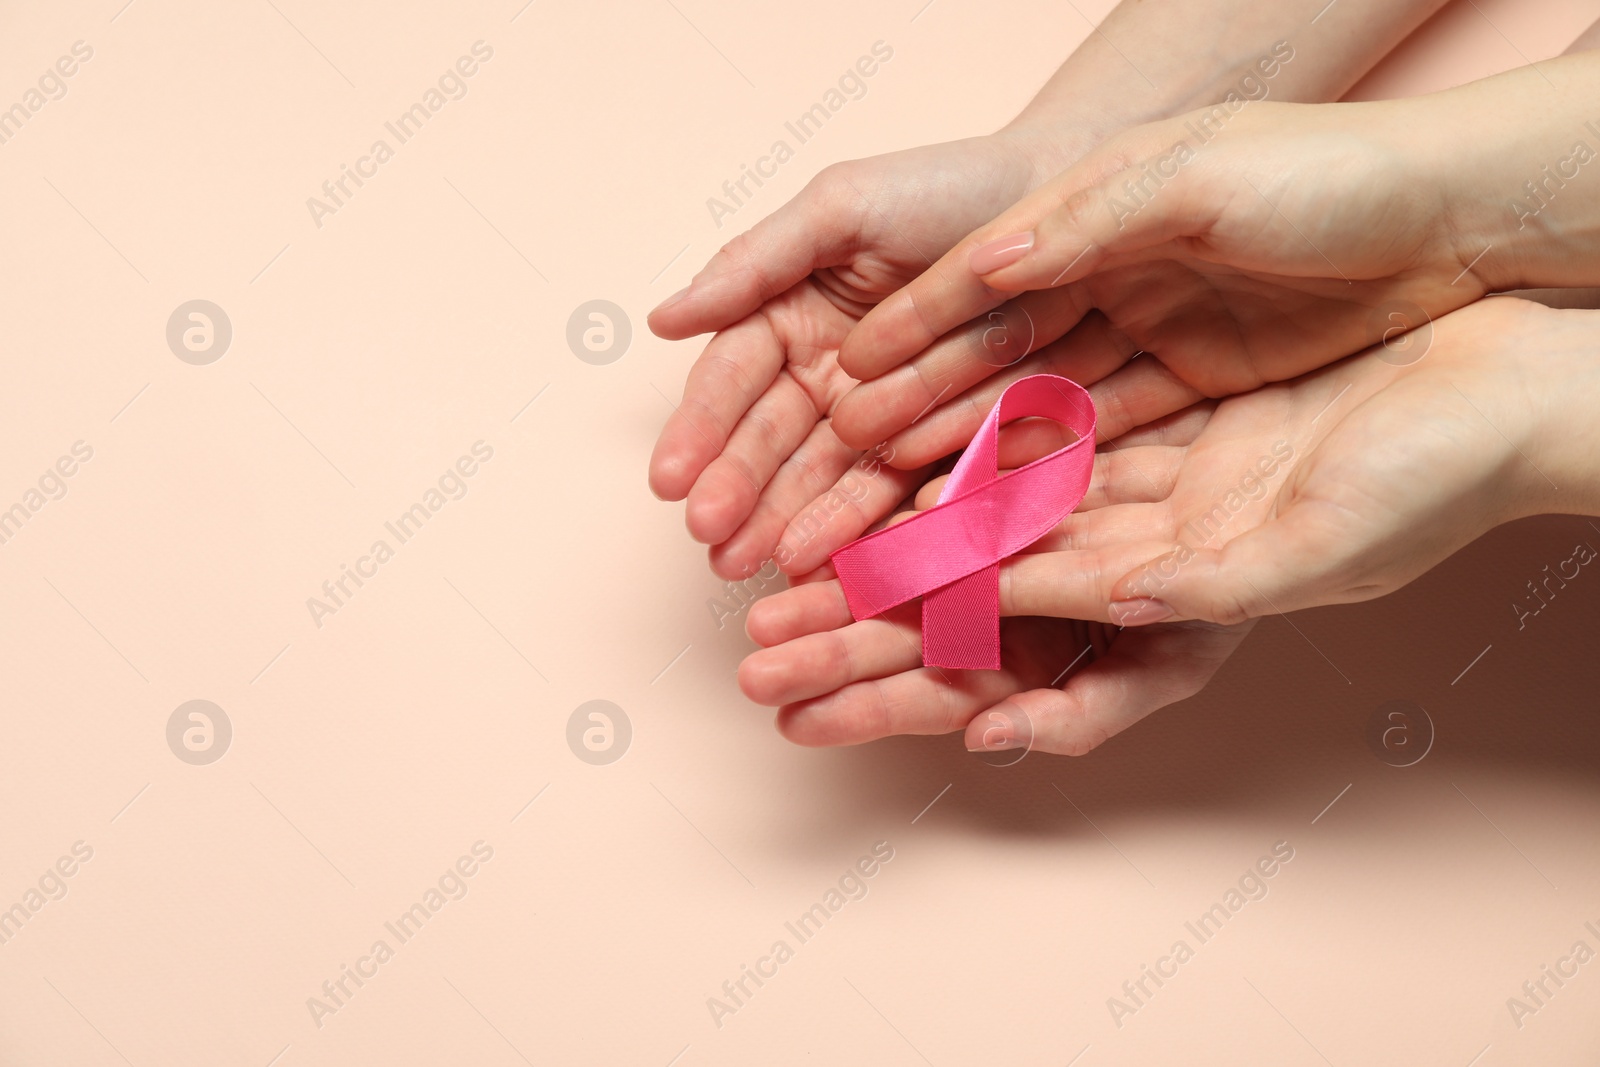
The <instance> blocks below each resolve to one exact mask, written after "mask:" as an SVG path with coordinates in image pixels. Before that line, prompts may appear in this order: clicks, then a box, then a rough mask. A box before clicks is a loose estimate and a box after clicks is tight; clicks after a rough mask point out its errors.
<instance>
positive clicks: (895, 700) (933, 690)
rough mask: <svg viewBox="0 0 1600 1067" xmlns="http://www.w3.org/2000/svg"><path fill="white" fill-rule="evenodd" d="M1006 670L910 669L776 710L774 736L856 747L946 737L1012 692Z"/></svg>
mask: <svg viewBox="0 0 1600 1067" xmlns="http://www.w3.org/2000/svg"><path fill="white" fill-rule="evenodd" d="M1016 689H1017V682H1016V679H1015V678H1014V677H1012V675H1011V674H1010V673H1009V672H1007V671H943V670H940V669H939V668H937V667H914V669H908V670H904V671H902V672H900V673H898V674H891V675H888V676H887V677H884V678H874V679H870V680H867V681H862V682H854V683H852V684H850V685H847V686H844V687H843V688H841V689H837V690H835V691H834V692H832V693H828V694H827V695H825V696H821V697H817V698H814V699H810V700H803V701H798V702H796V703H793V704H785V705H784V706H783V707H781V708H779V709H778V717H777V726H778V732H779V733H781V734H783V736H784V737H785V738H787V739H788V740H790V741H792V742H794V743H795V744H797V745H807V746H811V747H822V746H831V745H859V744H863V743H865V742H867V741H875V740H877V739H879V738H881V737H889V736H892V735H897V734H948V733H953V732H955V731H957V730H960V729H962V728H964V727H965V726H966V725H967V723H968V721H969V720H970V719H971V718H972V716H973V715H976V714H977V713H978V711H979V710H980V709H982V708H985V707H988V706H990V705H992V704H994V703H995V702H996V701H998V700H1001V699H1003V698H1004V697H1005V696H1006V695H1007V694H1009V693H1013V692H1015V691H1016Z"/></svg>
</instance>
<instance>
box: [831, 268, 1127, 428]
mask: <svg viewBox="0 0 1600 1067" xmlns="http://www.w3.org/2000/svg"><path fill="white" fill-rule="evenodd" d="M1087 310H1088V309H1087V308H1086V307H1084V306H1079V305H1076V304H1074V303H1072V302H1071V301H1070V300H1067V299H1064V298H1063V297H1062V295H1061V294H1059V293H1039V294H1035V293H1025V294H1023V295H1022V296H1020V297H1018V298H1017V299H1016V300H1014V301H1012V302H1011V303H1009V304H1007V305H1005V306H1004V307H1000V308H996V309H995V310H993V311H991V312H989V314H988V315H987V316H983V317H979V318H976V319H973V320H971V321H969V322H963V323H961V324H960V325H959V326H957V327H956V328H955V329H954V330H952V331H951V332H950V333H948V334H946V335H944V336H943V337H941V338H939V339H938V340H937V341H935V342H934V343H933V344H932V345H931V346H929V348H928V349H927V350H926V351H925V352H923V353H921V354H920V355H918V356H917V357H916V358H915V359H913V360H911V361H910V362H908V363H905V364H902V365H901V366H898V367H896V368H894V369H893V370H891V371H889V372H888V373H886V374H884V375H883V376H882V377H880V378H876V379H874V380H872V381H866V382H863V383H861V384H860V385H858V386H856V387H855V388H853V389H852V390H851V391H850V392H849V393H847V394H845V397H844V399H843V400H841V401H840V402H839V403H838V405H837V406H836V407H835V408H834V410H833V419H834V424H835V429H836V430H837V431H838V433H839V436H840V437H841V438H842V439H844V440H846V441H850V442H866V443H868V444H870V443H873V442H877V441H883V440H885V439H887V438H888V437H890V436H891V435H893V434H896V433H898V432H900V431H901V430H904V429H905V428H906V427H908V426H910V425H912V424H913V423H915V422H917V421H918V420H919V419H920V418H921V417H922V416H924V415H926V414H928V413H930V412H932V411H934V410H936V409H937V408H938V407H939V406H940V405H941V404H943V403H945V402H947V401H950V400H953V399H955V398H956V397H960V396H961V395H962V394H963V393H965V392H967V390H968V389H970V388H971V387H972V386H974V385H977V384H978V383H979V382H981V381H984V380H985V379H986V378H989V377H991V376H997V377H999V378H1001V379H1003V380H1005V381H1008V382H1009V381H1015V380H1016V379H1017V378H1018V377H1021V376H1022V375H1023V374H1026V373H1037V371H1028V370H1022V369H1020V367H1019V365H1021V364H1024V361H1025V360H1026V366H1029V367H1032V366H1034V365H1035V364H1036V363H1037V362H1038V360H1037V359H1027V358H1026V357H1028V356H1029V355H1030V354H1032V353H1037V352H1040V351H1041V350H1044V349H1047V348H1049V349H1052V350H1055V349H1060V348H1062V347H1063V346H1065V348H1066V349H1067V350H1068V351H1070V352H1071V353H1072V354H1073V356H1074V360H1082V361H1083V362H1084V363H1085V364H1086V366H1085V367H1083V368H1082V369H1080V370H1079V371H1078V373H1077V374H1076V375H1074V374H1071V373H1069V374H1068V376H1069V377H1074V379H1075V380H1078V379H1082V380H1092V378H1090V377H1089V375H1090V373H1091V372H1090V370H1089V369H1088V366H1090V365H1093V354H1094V353H1095V352H1096V350H1097V349H1100V348H1104V347H1109V348H1114V349H1119V350H1120V351H1118V352H1115V353H1113V354H1112V356H1111V359H1110V360H1109V364H1108V366H1109V367H1116V366H1117V365H1119V364H1120V363H1121V362H1122V361H1123V360H1125V359H1126V358H1127V357H1128V356H1130V355H1132V354H1133V348H1132V347H1131V346H1128V345H1127V344H1126V342H1124V341H1122V340H1121V338H1120V335H1119V336H1118V337H1116V338H1113V337H1111V336H1110V335H1109V333H1108V331H1107V330H1106V329H1105V320H1104V319H1100V320H1099V326H1098V327H1097V328H1095V329H1093V330H1084V329H1082V328H1081V327H1080V326H1079V324H1080V322H1081V320H1082V319H1083V317H1084V314H1085V313H1086V311H1087ZM1097 318H1098V316H1097ZM1075 327H1077V328H1076V329H1075ZM1074 360H1067V361H1065V362H1066V363H1069V364H1070V363H1072V362H1074ZM1102 362H1104V360H1103V359H1102ZM1063 373H1068V372H1063ZM1102 373H1105V372H1102ZM860 447H866V445H865V444H863V445H861V446H860ZM946 451H948V449H947V450H946Z"/></svg>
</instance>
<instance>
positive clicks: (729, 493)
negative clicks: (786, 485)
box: [684, 373, 817, 544]
mask: <svg viewBox="0 0 1600 1067" xmlns="http://www.w3.org/2000/svg"><path fill="white" fill-rule="evenodd" d="M816 422H817V411H816V408H815V407H814V406H813V405H812V403H811V398H810V397H809V396H808V395H807V394H806V391H805V390H804V389H802V388H801V387H800V384H799V383H798V382H796V381H795V380H794V379H793V378H791V377H789V375H787V374H784V373H780V374H779V375H778V376H777V378H776V379H775V380H774V381H773V382H772V385H771V386H770V387H769V388H768V389H767V391H766V392H765V393H763V394H762V395H761V396H760V397H759V398H758V399H757V400H756V401H755V403H754V404H752V405H751V406H750V410H749V411H747V412H745V414H744V417H743V418H741V419H740V420H739V424H738V425H737V426H736V427H735V428H734V431H733V433H732V434H730V435H729V437H728V441H727V443H726V445H724V446H723V449H722V454H721V455H719V456H717V457H716V458H715V459H713V460H712V461H711V462H710V463H709V464H708V465H707V466H706V469H705V470H704V471H703V472H702V473H701V475H700V477H699V478H698V479H696V480H695V483H694V488H693V489H691V490H690V491H689V502H688V505H687V507H686V508H685V509H684V519H685V521H686V522H687V523H688V525H689V532H690V534H692V535H693V536H694V538H695V540H697V541H700V542H702V543H704V544H718V543H720V542H722V541H726V540H727V539H728V538H729V537H731V536H733V533H734V531H735V530H737V529H738V528H739V526H740V525H741V524H742V523H743V522H744V521H745V519H747V518H749V516H750V512H751V511H752V510H753V509H754V508H755V505H756V501H757V500H758V499H759V498H760V496H761V493H762V491H763V490H764V489H765V488H766V486H767V483H768V482H769V481H771V480H772V476H773V475H774V474H775V473H777V470H778V468H779V466H780V465H782V464H783V462H784V461H785V460H787V459H788V458H789V457H790V455H792V454H793V452H794V450H795V449H796V448H798V447H799V446H800V444H801V442H802V441H804V440H805V439H806V438H807V437H808V436H809V435H810V434H811V432H812V431H813V430H814V429H815V428H816Z"/></svg>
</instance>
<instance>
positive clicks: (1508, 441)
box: [740, 298, 1600, 754]
mask: <svg viewBox="0 0 1600 1067" xmlns="http://www.w3.org/2000/svg"><path fill="white" fill-rule="evenodd" d="M1575 316H1577V317H1575ZM1582 316H1588V317H1582ZM1411 340H1412V341H1413V342H1416V343H1419V344H1422V345H1425V346H1426V347H1424V348H1398V349H1397V348H1390V347H1381V346H1380V347H1378V348H1375V349H1373V350H1371V351H1369V352H1367V353H1364V354H1362V355H1359V356H1356V357H1352V358H1350V359H1347V360H1345V361H1342V362H1340V363H1338V364H1335V365H1333V366H1330V367H1327V368H1324V369H1321V370H1319V371H1316V372H1313V373H1311V374H1308V375H1305V376H1302V377H1301V378H1298V379H1295V380H1293V381H1291V382H1286V383H1281V384H1276V385H1270V386H1266V387H1264V388H1261V389H1258V390H1256V391H1253V392H1250V393H1247V394H1244V395H1241V396H1235V397H1231V398H1229V399H1226V400H1223V401H1222V402H1220V403H1215V404H1213V403H1209V402H1208V403H1203V404H1200V405H1197V406H1196V407H1194V408H1192V409H1190V410H1189V411H1187V412H1184V413H1182V414H1180V415H1178V416H1175V417H1173V418H1170V419H1167V420H1164V421H1163V422H1162V423H1160V424H1157V425H1153V426H1151V427H1147V428H1145V429H1143V430H1141V431H1137V432H1135V433H1133V434H1130V435H1127V436H1125V437H1124V438H1122V439H1121V440H1119V441H1117V442H1114V443H1113V447H1111V448H1103V449H1102V450H1101V452H1100V454H1099V455H1098V456H1097V457H1096V468H1095V476H1094V479H1093V482H1092V483H1091V488H1090V491H1089V495H1088V496H1087V497H1086V498H1085V500H1084V503H1083V505H1081V507H1080V509H1079V510H1078V511H1077V512H1075V513H1074V514H1072V515H1071V516H1069V517H1068V518H1067V520H1065V521H1064V522H1063V523H1062V524H1061V526H1059V527H1058V528H1057V529H1056V530H1054V531H1052V533H1051V534H1049V535H1048V536H1047V537H1046V538H1045V539H1043V540H1041V541H1040V542H1038V543H1037V544H1035V545H1034V546H1032V548H1031V549H1030V550H1029V551H1028V552H1026V553H1024V554H1021V555H1018V556H1016V557H1013V558H1012V559H1010V560H1008V561H1006V562H1005V563H1004V564H1003V565H1002V567H1001V580H1000V601H1001V613H1002V615H1005V616H1008V618H1006V619H1004V620H1002V622H1003V628H1002V633H1003V641H1004V650H1003V655H1004V657H1006V658H1005V660H1004V662H1005V664H1006V666H1005V668H1004V669H1003V670H1001V671H995V672H991V671H975V672H952V671H940V670H939V669H937V668H928V667H922V666H919V664H920V656H921V650H920V645H919V638H920V631H919V628H918V625H917V621H918V620H917V613H916V611H915V609H914V608H915V606H914V605H913V606H910V607H908V608H906V609H904V610H902V611H901V612H899V613H898V614H891V615H888V616H885V617H882V618H879V619H873V620H867V621H865V622H852V621H851V620H850V616H849V612H848V609H847V608H846V607H845V603H844V597H843V594H842V592H841V591H840V589H839V586H838V583H837V582H836V581H822V582H816V583H811V584H808V585H805V586H801V587H797V588H795V589H792V590H789V591H786V592H784V593H779V594H777V595H775V596H773V597H770V598H767V599H766V600H763V601H761V602H759V603H758V604H756V605H754V606H753V607H752V609H751V613H750V616H749V621H748V628H749V631H750V634H751V636H752V637H753V638H755V639H756V640H757V641H758V642H759V643H761V644H763V645H765V646H767V647H766V648H764V649H763V650H762V651H758V652H756V653H754V654H752V655H751V656H750V657H749V658H747V659H746V661H745V663H744V664H743V665H742V666H741V669H740V683H741V685H742V686H743V688H744V690H745V692H746V694H747V695H748V696H750V697H751V699H753V700H755V701H757V702H758V703H765V704H772V705H779V706H781V710H780V712H779V719H778V722H779V728H780V729H781V730H782V731H783V732H784V733H785V735H786V736H788V737H790V738H791V739H792V740H795V741H797V742H800V743H803V744H849V743H857V742H861V741H866V740H871V739H873V738H876V737H881V736H884V735H887V734H891V733H942V732H949V731H953V730H960V729H965V730H966V732H967V743H968V747H969V748H984V747H996V746H995V745H994V744H993V742H994V741H995V740H996V739H998V740H999V741H1000V742H1001V745H1000V747H1004V746H1005V745H1007V744H1016V743H1018V742H1017V740H1016V739H1017V738H1027V739H1029V740H1028V742H1027V743H1029V744H1030V745H1031V747H1033V748H1037V749H1040V750H1042V751H1048V752H1059V753H1066V754H1078V753H1082V752H1085V751H1088V750H1089V749H1091V748H1093V747H1094V746H1095V745H1097V744H1099V743H1100V742H1101V741H1103V740H1104V739H1105V738H1107V737H1109V736H1111V735H1113V734H1115V733H1116V732H1118V731H1119V730H1121V729H1123V728H1125V727H1127V726H1128V725H1130V724H1132V723H1133V722H1136V721H1138V720H1139V719H1140V718H1142V717H1144V716H1145V715H1148V714H1149V713H1151V712H1152V711H1155V710H1156V709H1158V708H1160V707H1162V706H1164V705H1166V704H1170V703H1172V702H1174V701H1176V700H1178V699H1182V698H1183V697H1186V696H1189V695H1191V694H1192V693H1194V692H1196V691H1198V689H1199V688H1201V687H1202V686H1203V685H1204V684H1205V682H1206V681H1207V680H1209V678H1210V677H1211V675H1212V674H1213V673H1214V672H1215V671H1216V670H1217V669H1218V668H1219V667H1220V666H1221V664H1222V662H1223V661H1224V660H1226V658H1227V656H1228V655H1229V654H1230V653H1231V652H1232V650H1233V649H1234V648H1235V647H1236V646H1237V644H1238V643H1239V641H1240V640H1242V638H1243V635H1244V633H1245V631H1246V630H1247V628H1248V627H1249V625H1251V622H1252V621H1253V620H1254V619H1256V618H1258V617H1259V616H1261V615H1266V614H1274V613H1278V612H1282V611H1291V610H1296V609H1298V608H1303V607H1310V606H1314V605H1317V604H1326V603H1340V602H1348V601H1354V600H1362V599H1368V598H1371V597H1375V596H1379V595H1382V594H1383V593H1386V592H1389V591H1391V590H1393V589H1395V588H1398V587H1399V586H1401V585H1404V584H1405V583H1406V582H1409V581H1410V580H1412V579H1413V578H1415V577H1417V576H1418V575H1420V574H1422V573H1423V572H1425V571H1426V570H1427V569H1429V568H1430V567H1432V566H1433V565H1434V564H1436V563H1438V562H1439V561H1441V560H1442V559H1444V558H1445V557H1446V556H1448V555H1449V554H1450V553H1452V552H1454V551H1455V550H1456V549H1458V548H1460V547H1461V546H1463V545H1465V544H1467V543H1468V542H1470V541H1471V540H1473V539H1474V538H1475V537H1477V536H1478V535H1479V534H1481V533H1482V532H1484V531H1485V530H1487V529H1488V528H1490V527H1491V526H1493V525H1495V524H1496V523H1498V522H1501V521H1505V520H1506V519H1509V518H1512V517H1515V516H1517V515H1520V514H1526V513H1531V512H1532V511H1536V510H1539V509H1540V508H1543V507H1546V506H1547V505H1548V503H1549V500H1550V495H1551V493H1550V488H1549V487H1548V486H1547V485H1546V484H1545V475H1544V474H1541V473H1540V468H1539V467H1537V466H1536V465H1535V464H1536V463H1538V462H1539V457H1540V455H1541V445H1540V443H1539V442H1540V440H1541V432H1540V430H1539V422H1540V415H1541V413H1542V412H1543V411H1544V410H1545V409H1546V408H1547V407H1548V403H1547V401H1548V397H1549V396H1550V395H1552V391H1553V390H1555V389H1557V388H1565V389H1567V390H1568V391H1569V392H1572V391H1576V392H1577V393H1578V394H1579V395H1581V396H1583V397H1586V398H1589V399H1593V395H1592V394H1594V393H1595V392H1597V391H1600V386H1596V384H1595V383H1596V381H1597V379H1600V376H1597V375H1595V374H1594V373H1593V371H1592V369H1590V366H1589V364H1590V362H1591V353H1592V352H1593V350H1594V347H1595V345H1596V343H1597V340H1600V331H1597V327H1596V323H1595V316H1594V315H1593V314H1592V313H1588V312H1557V311H1552V310H1550V309H1547V308H1543V307H1540V306H1538V305H1533V304H1528V303H1526V302H1523V301H1518V300H1511V299H1503V298H1496V299H1491V300H1486V301H1482V302H1480V303H1478V304H1475V305H1473V306H1471V307H1469V308H1466V309H1464V310H1461V311H1458V312H1456V313H1454V314H1452V315H1449V316H1447V317H1445V318H1443V319H1440V320H1438V321H1437V322H1435V323H1433V324H1432V327H1431V336H1424V337H1417V336H1416V335H1413V336H1412V338H1411ZM1397 352H1398V353H1400V355H1399V356H1397V354H1396V353H1397ZM1419 354H1420V355H1419ZM1534 355H1536V356H1537V361H1536V366H1537V370H1536V371H1531V370H1530V368H1529V366H1527V364H1526V362H1519V357H1520V358H1521V360H1524V361H1525V360H1527V359H1529V358H1532V357H1533V356H1534ZM1402 361H1404V363H1405V365H1399V364H1400V363H1401V362H1402ZM1138 362H1139V361H1135V364H1134V365H1133V366H1130V367H1129V368H1127V369H1125V370H1123V371H1119V372H1117V373H1118V375H1125V374H1128V373H1130V372H1132V371H1133V368H1134V367H1135V366H1137V364H1138ZM1115 377H1116V376H1115V375H1114V376H1113V380H1114V379H1115ZM1536 383H1537V384H1536ZM1574 383H1577V384H1574ZM1541 397H1543V398H1545V399H1544V400H1541V399H1540V398H1541ZM1013 431H1015V436H1014V437H1013V445H1012V447H1011V449H1010V450H1009V455H1008V456H1005V457H1003V459H1002V463H1004V464H1006V465H1008V466H1014V465H1017V464H1020V463H1022V462H1026V461H1027V460H1029V459H1031V458H1035V457H1036V456H1037V455H1040V454H1042V453H1043V451H1046V450H1048V449H1049V448H1050V447H1053V443H1052V442H1050V441H1048V440H1035V439H1032V438H1033V437H1034V436H1035V435H1031V434H1030V433H1029V427H1028V424H1025V423H1024V424H1017V426H1016V427H1014V428H1013ZM1008 432H1012V431H1008ZM1546 463H1547V464H1549V465H1551V466H1554V464H1553V463H1552V462H1551V461H1549V460H1546ZM938 489H939V484H938V482H937V481H935V482H932V483H930V484H929V485H928V486H927V487H925V488H924V489H923V490H922V492H921V493H920V494H919V497H918V505H919V506H928V505H929V504H931V503H932V501H933V500H934V499H935V498H936V495H937V492H938ZM1018 616H1023V617H1018ZM1041 616H1042V617H1046V618H1040V617H1041ZM1065 620H1086V621H1078V622H1070V623H1069V622H1066V621H1065ZM1119 626H1120V627H1122V629H1120V630H1119V629H1117V627H1119ZM1069 665H1075V666H1077V668H1078V669H1077V671H1076V673H1069V674H1067V675H1066V677H1065V682H1064V684H1062V682H1061V679H1060V678H1058V677H1055V675H1056V674H1059V673H1061V672H1063V671H1064V670H1065V669H1066V668H1067V667H1069ZM1057 686H1059V688H1057ZM1006 723H1009V724H1010V726H1006V725H1005V724H1006Z"/></svg>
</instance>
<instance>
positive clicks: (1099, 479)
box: [1075, 445, 1187, 512]
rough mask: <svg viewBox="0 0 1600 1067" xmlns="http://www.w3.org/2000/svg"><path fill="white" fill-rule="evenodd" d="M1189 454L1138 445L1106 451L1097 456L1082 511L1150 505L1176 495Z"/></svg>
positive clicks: (1079, 509)
mask: <svg viewBox="0 0 1600 1067" xmlns="http://www.w3.org/2000/svg"><path fill="white" fill-rule="evenodd" d="M1185 455H1187V451H1186V450H1185V449H1182V448H1174V447H1172V446H1170V445H1135V446H1129V447H1124V448H1118V449H1115V450H1105V449H1102V450H1101V451H1099V452H1096V453H1095V456H1094V473H1093V474H1092V475H1090V478H1089V491H1088V492H1087V493H1085V494H1084V495H1083V502H1082V503H1080V504H1079V505H1078V506H1077V508H1076V509H1075V510H1076V511H1078V512H1085V511H1093V510H1095V509H1097V508H1105V507H1109V506H1111V505H1113V504H1147V503H1154V502H1156V501H1160V500H1165V499H1167V497H1169V496H1171V495H1172V487H1173V485H1174V484H1176V482H1177V480H1178V471H1179V469H1180V468H1181V467H1182V466H1183V460H1184V456H1185Z"/></svg>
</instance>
